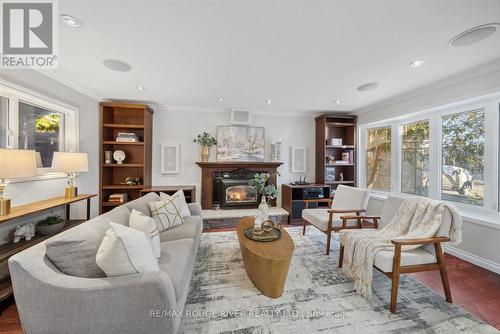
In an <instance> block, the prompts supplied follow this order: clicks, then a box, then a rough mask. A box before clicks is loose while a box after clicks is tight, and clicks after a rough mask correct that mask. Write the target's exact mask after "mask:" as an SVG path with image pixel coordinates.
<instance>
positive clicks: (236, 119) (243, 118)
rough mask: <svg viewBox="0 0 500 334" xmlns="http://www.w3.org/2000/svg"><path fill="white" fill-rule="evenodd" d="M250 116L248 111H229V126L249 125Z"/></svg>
mask: <svg viewBox="0 0 500 334" xmlns="http://www.w3.org/2000/svg"><path fill="white" fill-rule="evenodd" d="M251 121H252V116H251V114H250V112H249V111H239V110H231V124H238V125H250V123H251Z"/></svg>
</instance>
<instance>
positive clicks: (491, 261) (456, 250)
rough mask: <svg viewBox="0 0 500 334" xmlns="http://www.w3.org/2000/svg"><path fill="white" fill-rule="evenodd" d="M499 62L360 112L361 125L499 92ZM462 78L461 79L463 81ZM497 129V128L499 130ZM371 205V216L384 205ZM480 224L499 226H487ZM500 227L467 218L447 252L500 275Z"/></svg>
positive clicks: (375, 202)
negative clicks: (459, 241) (458, 241)
mask: <svg viewBox="0 0 500 334" xmlns="http://www.w3.org/2000/svg"><path fill="white" fill-rule="evenodd" d="M499 64H500V62H495V63H492V64H488V65H486V66H483V67H481V68H478V69H476V70H474V71H469V72H467V73H465V74H463V75H461V76H460V77H454V78H449V79H447V80H443V81H442V82H441V83H436V84H434V85H432V86H430V87H426V88H424V89H422V90H421V91H420V93H419V94H411V95H408V97H407V98H403V97H399V98H395V99H394V100H395V102H393V103H385V104H380V105H378V106H373V107H367V108H364V109H363V110H359V111H358V112H357V114H358V123H359V124H360V125H363V124H367V123H371V122H375V121H379V120H383V119H386V118H392V117H396V116H402V115H406V114H410V113H414V112H417V111H421V110H425V109H429V108H433V107H437V106H441V105H444V104H449V103H454V102H459V101H462V100H465V99H471V98H474V97H479V96H482V95H485V94H490V93H498V92H500V68H499ZM460 78H462V80H460ZM497 130H498V128H497ZM371 202H372V203H370V206H371V210H372V213H377V211H380V210H381V209H382V206H383V202H380V200H378V203H377V200H372V201H371ZM481 221H486V222H492V223H496V225H494V226H485V225H484V224H480V223H481ZM499 241H500V225H498V217H495V218H493V217H491V218H488V217H482V218H481V219H479V220H478V219H476V218H474V219H473V218H467V217H464V223H463V243H462V244H461V245H459V246H457V247H449V248H448V249H447V252H449V253H450V254H453V255H455V256H458V257H460V258H462V259H464V260H467V261H469V262H472V263H475V264H477V265H480V266H482V267H484V268H487V269H489V270H492V271H495V272H497V273H500V252H498V243H499Z"/></svg>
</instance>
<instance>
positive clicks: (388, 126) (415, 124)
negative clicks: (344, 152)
mask: <svg viewBox="0 0 500 334" xmlns="http://www.w3.org/2000/svg"><path fill="white" fill-rule="evenodd" d="M499 129H500V93H499V94H495V95H493V94H492V95H489V96H484V97H478V98H474V99H470V100H468V101H463V102H457V103H453V104H450V105H444V106H440V107H436V108H432V109H428V110H424V111H421V112H414V113H412V114H408V115H401V116H397V117H392V118H387V119H385V120H381V121H377V122H373V123H369V124H361V125H360V128H359V136H360V138H359V140H360V142H361V143H363V144H364V145H362V147H361V149H360V155H359V157H360V162H361V163H360V164H359V167H358V168H359V174H358V175H359V178H358V181H359V184H360V186H361V187H366V188H369V189H372V190H374V191H382V192H393V193H396V194H400V195H405V194H409V195H417V196H426V197H429V198H433V199H438V200H444V201H448V202H452V203H454V204H456V205H457V206H458V207H459V208H460V209H461V210H465V211H467V212H471V213H472V214H479V215H480V214H492V213H497V212H498V211H500V167H499V166H500V133H499ZM391 130H392V131H391ZM381 131H382V133H383V132H384V131H385V132H387V135H386V136H385V139H386V140H385V141H384V140H381V139H380V135H381ZM389 131H390V133H391V135H390V136H389ZM377 138H378V139H377ZM382 144H383V146H381V147H385V149H384V150H382V149H381V147H380V148H379V151H383V152H385V154H384V158H383V159H380V158H378V159H379V160H381V161H380V162H379V163H378V164H379V166H378V167H374V166H376V163H375V162H376V161H377V158H376V157H377V154H376V148H377V147H378V146H380V145H382ZM379 155H380V153H379ZM382 176H383V177H382ZM377 177H382V179H381V180H383V182H382V181H381V180H379V181H377V180H376V179H377ZM377 182H379V183H377ZM380 183H382V185H381V184H380Z"/></svg>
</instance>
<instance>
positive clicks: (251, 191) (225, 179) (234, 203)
mask: <svg viewBox="0 0 500 334" xmlns="http://www.w3.org/2000/svg"><path fill="white" fill-rule="evenodd" d="M257 173H258V172H255V171H250V170H247V169H237V170H234V171H230V172H215V173H214V204H215V205H216V206H219V207H220V208H221V209H228V208H256V207H257V206H258V205H259V202H260V199H261V195H260V194H259V193H257V190H256V189H255V188H254V187H252V186H249V185H248V181H249V180H250V179H252V178H253V176H254V175H255V174H257Z"/></svg>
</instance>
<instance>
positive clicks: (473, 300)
mask: <svg viewBox="0 0 500 334" xmlns="http://www.w3.org/2000/svg"><path fill="white" fill-rule="evenodd" d="M333 254H336V253H335V252H334V253H333ZM445 260H446V266H447V269H448V278H449V281H450V287H451V294H452V297H453V303H455V304H457V305H460V306H461V307H462V308H464V309H465V310H467V311H469V312H470V313H472V314H474V315H475V316H477V317H479V318H481V319H482V320H484V321H485V322H487V323H489V324H490V325H492V326H493V327H496V328H497V329H499V330H500V316H499V314H500V275H498V274H495V273H493V272H491V271H489V270H486V269H483V268H481V267H478V266H476V265H474V264H472V263H469V262H466V261H463V260H461V259H459V258H456V257H454V256H452V255H449V254H446V255H445ZM412 277H414V278H415V279H416V280H418V281H419V282H421V283H422V284H424V285H425V286H427V287H429V288H430V289H432V290H434V291H435V292H437V293H439V294H440V295H442V296H444V292H443V286H442V284H441V278H440V276H439V272H438V271H434V272H433V271H428V272H422V273H417V274H412ZM444 302H445V301H444V300H443V303H444ZM19 333H22V329H21V322H20V321H19V316H18V313H17V309H16V305H11V306H9V307H8V308H7V309H6V310H5V311H4V312H3V313H2V315H1V316H0V334H19Z"/></svg>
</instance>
